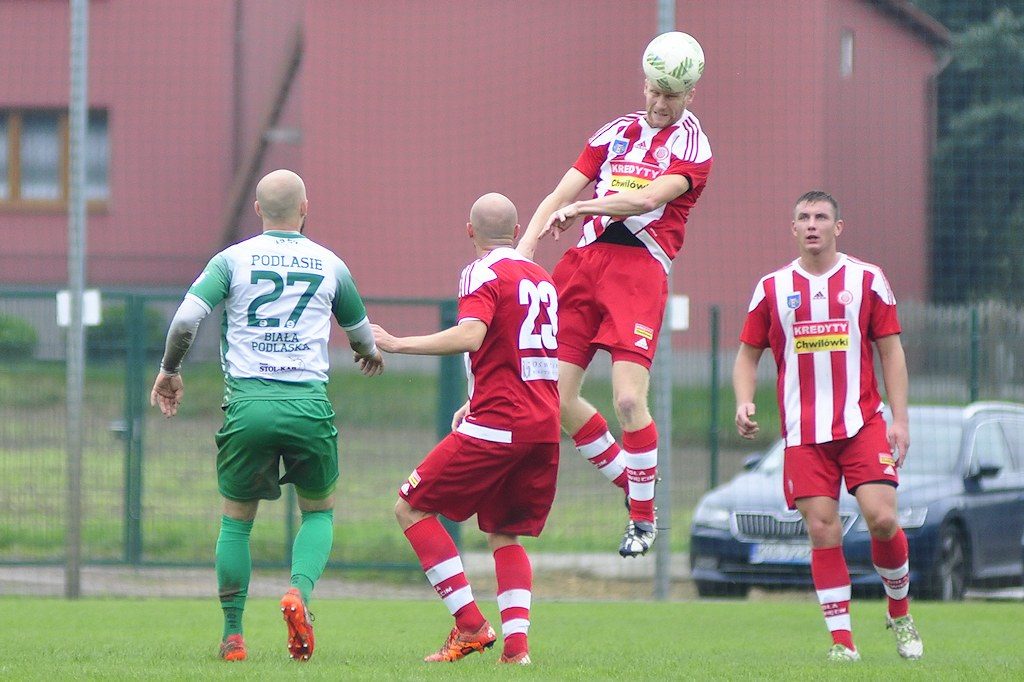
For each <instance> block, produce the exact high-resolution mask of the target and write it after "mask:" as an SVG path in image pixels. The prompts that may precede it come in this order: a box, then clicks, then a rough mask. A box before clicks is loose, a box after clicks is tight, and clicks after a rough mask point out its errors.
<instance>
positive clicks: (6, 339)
mask: <svg viewBox="0 0 1024 682" xmlns="http://www.w3.org/2000/svg"><path fill="white" fill-rule="evenodd" d="M38 341H39V335H38V334H37V333H36V329H35V327H33V326H32V325H31V324H29V323H28V322H26V321H25V320H23V319H21V318H20V317H15V316H13V315H4V314H0V362H2V361H16V360H27V359H29V358H31V357H32V354H33V353H35V350H36V344H37V343H38Z"/></svg>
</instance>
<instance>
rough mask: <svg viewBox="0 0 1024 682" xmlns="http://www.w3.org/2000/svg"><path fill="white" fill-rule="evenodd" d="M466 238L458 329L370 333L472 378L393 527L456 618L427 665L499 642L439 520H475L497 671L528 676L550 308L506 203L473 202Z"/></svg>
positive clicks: (542, 279) (552, 463) (549, 476)
mask: <svg viewBox="0 0 1024 682" xmlns="http://www.w3.org/2000/svg"><path fill="white" fill-rule="evenodd" d="M467 230H468V232H469V236H470V237H471V238H472V239H473V243H474V245H475V246H476V252H477V256H478V259H477V260H476V261H475V262H473V263H471V264H470V265H469V266H467V267H466V269H465V270H464V271H463V272H462V281H461V283H460V286H459V321H458V324H456V325H455V326H454V327H451V328H449V329H446V330H444V331H441V332H437V333H435V334H430V335H428V336H408V337H404V338H396V337H394V336H392V335H391V334H389V333H387V332H386V331H384V330H383V329H382V328H380V327H378V326H376V325H374V328H373V331H374V338H375V339H376V342H377V345H378V346H379V347H380V348H381V350H384V351H387V352H390V353H410V354H415V355H452V354H455V353H465V354H466V369H467V372H468V374H469V400H468V401H467V402H466V404H465V405H463V406H462V407H461V408H460V409H459V410H458V411H457V412H456V413H455V416H454V418H453V419H452V433H451V434H449V435H448V436H447V437H446V438H445V439H444V440H442V441H441V442H440V443H439V444H438V445H437V447H435V448H434V449H433V450H432V451H431V452H430V453H429V454H428V455H427V456H426V458H425V459H424V460H423V461H422V462H420V464H419V465H418V466H417V467H416V469H414V470H413V472H412V474H411V475H410V476H409V480H408V481H406V482H405V483H403V484H402V487H401V488H400V489H399V497H398V502H397V504H396V505H395V515H396V516H397V518H398V522H399V525H401V527H402V530H403V531H404V532H405V536H406V538H408V540H409V543H410V544H411V545H412V548H413V550H414V551H415V552H416V556H417V557H419V560H420V564H421V565H422V567H423V570H424V571H425V572H426V574H427V579H428V580H429V581H430V584H431V585H433V587H434V589H435V590H436V591H437V594H438V596H440V597H441V598H442V599H443V600H444V604H445V606H447V607H448V610H449V611H450V612H451V614H452V616H454V618H455V627H453V628H452V631H451V634H450V635H449V636H448V639H447V640H446V641H445V643H444V645H442V647H441V649H440V650H439V651H438V652H436V653H434V654H431V655H429V656H427V657H426V659H424V660H426V661H428V662H439V661H457V660H459V659H461V658H463V657H465V656H466V655H467V654H470V653H473V652H474V651H481V652H482V651H483V650H484V649H486V648H488V647H490V646H491V645H493V644H494V640H495V639H496V637H495V634H494V630H493V629H492V628H491V626H490V625H489V624H488V623H487V621H486V620H485V619H484V617H483V614H481V613H480V609H479V608H477V605H476V602H475V601H474V599H473V592H472V590H471V589H470V586H469V581H468V580H467V579H466V574H465V572H464V571H463V568H462V559H461V558H460V557H459V553H458V550H457V549H456V547H455V543H454V542H452V538H451V536H450V535H449V534H448V532H447V531H446V530H445V529H444V527H443V526H442V525H441V523H440V522H439V521H438V520H437V515H438V514H443V515H444V516H446V517H448V518H449V519H453V520H455V521H464V520H466V519H467V518H469V517H470V516H472V515H473V514H476V515H477V524H478V525H479V526H480V530H482V531H484V532H485V533H486V534H487V540H488V544H489V545H490V548H491V551H492V552H493V553H494V572H495V575H496V577H497V582H498V606H499V609H500V611H501V630H502V635H503V638H504V650H503V652H502V655H501V658H500V659H499V662H501V663H511V664H518V665H527V664H529V663H530V655H529V647H528V646H527V639H526V635H527V630H528V629H529V627H530V602H531V591H532V584H533V573H532V569H531V566H530V559H529V557H527V555H526V551H525V550H524V549H523V546H522V545H521V544H519V540H518V537H517V536H519V535H528V536H537V535H539V534H540V532H541V529H543V528H544V523H545V521H546V520H547V517H548V512H549V511H550V510H551V502H552V501H553V500H554V498H555V480H556V477H557V474H558V437H559V432H558V359H557V350H558V343H557V341H556V337H555V334H556V332H557V331H558V299H557V297H556V293H555V285H554V284H553V283H552V282H551V280H550V278H549V277H548V274H547V273H546V272H544V269H543V268H541V267H540V266H539V265H537V264H536V263H534V262H533V261H530V260H528V259H526V258H524V257H523V256H522V255H520V254H519V253H518V252H517V251H516V250H515V249H513V248H512V243H513V241H514V240H515V237H516V234H517V232H518V231H519V225H518V224H517V220H516V208H515V206H513V205H512V202H511V201H509V200H508V199H507V198H505V197H504V196H502V195H501V194H495V193H492V194H485V195H484V196H482V197H480V198H479V199H477V201H476V203H474V204H473V208H472V210H471V211H470V222H469V224H468V225H467Z"/></svg>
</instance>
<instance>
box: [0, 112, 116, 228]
mask: <svg viewBox="0 0 1024 682" xmlns="http://www.w3.org/2000/svg"><path fill="white" fill-rule="evenodd" d="M40 114H44V115H56V117H57V137H58V144H59V147H60V159H59V161H58V163H59V168H58V183H59V192H60V195H59V197H58V198H56V199H25V198H23V197H22V196H21V192H22V183H21V144H22V124H23V122H24V119H25V117H26V116H32V115H40ZM97 114H98V115H102V116H103V118H104V119H105V120H106V121H107V151H108V157H107V158H108V161H107V198H106V199H90V200H88V201H87V202H86V205H87V208H88V209H89V210H90V211H94V210H102V209H105V208H106V207H107V204H108V203H109V201H110V161H109V150H110V114H109V112H108V111H107V110H106V109H103V108H91V109H89V113H88V116H90V117H91V116H93V115H97ZM0 115H2V116H4V117H5V118H6V119H7V185H8V196H7V198H2V197H0V211H20V212H36V211H38V212H43V213H49V212H63V211H66V210H67V207H68V192H69V184H70V177H69V176H70V168H69V164H70V161H71V150H70V143H71V139H70V138H71V133H70V126H69V125H68V110H67V109H61V108H55V107H0ZM87 131H88V124H87ZM87 134H88V133H87Z"/></svg>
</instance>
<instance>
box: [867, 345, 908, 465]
mask: <svg viewBox="0 0 1024 682" xmlns="http://www.w3.org/2000/svg"><path fill="white" fill-rule="evenodd" d="M875 346H876V347H877V348H878V357H879V359H880V360H881V364H882V381H883V382H884V383H885V395H886V399H887V400H888V402H889V409H890V410H891V411H892V423H891V424H890V425H889V430H888V434H887V435H888V438H889V447H891V448H892V454H893V458H894V459H895V460H896V466H897V467H900V466H903V462H904V460H905V459H906V457H907V449H908V448H909V447H910V426H909V424H910V418H909V416H908V415H907V400H908V394H909V392H910V379H909V378H908V375H907V357H906V355H905V354H904V352H903V344H902V343H901V342H900V335H899V334H890V335H889V336H883V337H882V338H880V339H877V340H876V341H875Z"/></svg>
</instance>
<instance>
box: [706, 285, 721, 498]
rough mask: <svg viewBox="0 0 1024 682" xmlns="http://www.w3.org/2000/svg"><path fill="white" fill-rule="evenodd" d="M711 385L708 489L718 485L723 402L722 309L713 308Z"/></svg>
mask: <svg viewBox="0 0 1024 682" xmlns="http://www.w3.org/2000/svg"><path fill="white" fill-rule="evenodd" d="M709 325H710V327H711V385H710V387H709V388H710V391H709V393H710V395H709V397H708V402H709V403H710V404H711V408H710V409H711V419H710V423H709V425H708V457H709V461H708V489H711V488H714V487H715V486H716V485H718V439H719V433H718V411H719V402H720V400H721V397H720V391H719V376H718V375H719V361H718V350H719V349H718V345H719V338H718V337H719V326H720V325H721V309H719V307H718V306H717V305H713V306H711V318H710V320H709Z"/></svg>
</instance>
